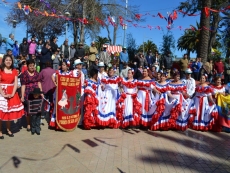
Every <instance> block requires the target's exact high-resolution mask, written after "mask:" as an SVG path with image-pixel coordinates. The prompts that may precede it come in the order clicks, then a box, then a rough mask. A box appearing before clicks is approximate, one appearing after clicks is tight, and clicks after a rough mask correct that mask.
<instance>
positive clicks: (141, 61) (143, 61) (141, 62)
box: [138, 53, 148, 67]
mask: <svg viewBox="0 0 230 173" xmlns="http://www.w3.org/2000/svg"><path fill="white" fill-rule="evenodd" d="M138 64H139V66H142V67H146V66H148V62H147V60H146V59H145V58H144V55H143V54H142V53H140V54H139V56H138Z"/></svg>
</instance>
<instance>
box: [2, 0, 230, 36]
mask: <svg viewBox="0 0 230 173" xmlns="http://www.w3.org/2000/svg"><path fill="white" fill-rule="evenodd" d="M40 3H43V4H44V5H45V7H46V8H47V10H44V11H40V10H39V9H37V8H33V7H31V6H29V5H22V4H21V2H17V3H16V4H17V7H18V8H19V9H20V10H23V11H24V13H25V15H29V14H30V13H34V15H35V16H39V15H42V16H45V17H54V18H62V19H64V20H68V21H73V22H76V21H79V22H81V23H82V24H84V25H87V24H93V23H95V22H98V23H99V24H100V25H102V26H105V25H112V26H114V27H117V26H118V25H121V26H122V27H123V26H127V27H135V28H148V29H150V30H153V29H157V30H163V29H164V28H167V29H169V30H175V29H179V30H193V31H195V30H198V31H199V30H209V31H210V32H212V31H215V30H216V29H215V28H211V29H209V28H206V27H202V28H199V29H195V28H194V27H192V26H191V27H189V28H184V27H183V26H176V27H175V26H173V23H174V21H175V20H176V19H177V18H178V14H179V13H181V14H183V15H187V16H199V15H200V14H201V13H197V14H190V13H186V12H184V11H182V10H174V11H173V12H171V13H169V12H168V13H167V15H166V16H164V15H163V14H161V13H160V12H158V13H157V14H156V15H153V14H150V13H145V14H135V19H136V21H138V20H141V18H143V17H145V16H151V17H159V18H160V19H164V20H166V22H167V25H166V26H160V25H156V26H152V25H150V24H148V25H146V26H142V25H139V24H137V23H135V21H133V20H129V19H125V18H123V17H122V16H119V23H118V24H117V23H116V22H115V19H114V17H112V16H108V17H107V20H106V21H104V20H101V19H100V18H98V17H95V18H94V20H95V21H93V20H88V19H87V18H71V17H68V16H65V15H63V14H62V13H61V12H58V11H57V10H56V9H55V8H53V7H52V6H51V4H50V3H49V2H48V1H45V0H40ZM0 4H3V5H4V6H8V5H15V3H9V2H7V1H6V0H2V2H1V3H0ZM229 9H230V5H229V6H227V7H226V8H224V9H222V10H215V9H211V8H208V7H205V8H204V10H203V12H204V13H205V16H206V17H209V16H210V12H216V13H219V12H225V11H226V10H229Z"/></svg>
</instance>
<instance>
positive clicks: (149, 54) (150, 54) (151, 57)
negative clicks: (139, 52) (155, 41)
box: [145, 50, 153, 67]
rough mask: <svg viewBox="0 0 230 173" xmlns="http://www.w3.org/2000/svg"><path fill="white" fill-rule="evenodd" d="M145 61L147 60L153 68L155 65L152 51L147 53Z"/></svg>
mask: <svg viewBox="0 0 230 173" xmlns="http://www.w3.org/2000/svg"><path fill="white" fill-rule="evenodd" d="M145 59H146V61H147V63H148V66H149V67H151V66H152V64H153V55H152V51H151V50H150V51H149V52H148V53H147V55H146V57H145Z"/></svg>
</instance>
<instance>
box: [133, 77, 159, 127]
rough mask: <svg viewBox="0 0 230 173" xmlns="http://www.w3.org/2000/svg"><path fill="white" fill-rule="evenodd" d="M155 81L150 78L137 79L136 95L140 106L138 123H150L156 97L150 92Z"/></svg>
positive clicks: (143, 124) (148, 124)
mask: <svg viewBox="0 0 230 173" xmlns="http://www.w3.org/2000/svg"><path fill="white" fill-rule="evenodd" d="M154 85H155V83H154V82H153V81H152V80H139V81H138V93H137V97H138V100H139V101H140V103H141V104H142V107H141V117H140V125H142V126H145V127H148V126H150V125H151V120H152V116H153V113H154V112H155V111H156V108H157V107H156V101H157V100H156V99H155V96H154V95H153V93H152V90H153V88H154V87H155V86H154Z"/></svg>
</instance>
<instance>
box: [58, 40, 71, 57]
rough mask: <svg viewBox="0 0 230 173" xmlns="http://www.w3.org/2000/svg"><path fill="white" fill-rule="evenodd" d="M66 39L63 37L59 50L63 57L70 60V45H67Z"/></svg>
mask: <svg viewBox="0 0 230 173" xmlns="http://www.w3.org/2000/svg"><path fill="white" fill-rule="evenodd" d="M68 42H69V41H68V39H65V41H64V43H63V44H62V45H61V47H60V50H61V53H62V54H63V55H64V58H65V59H67V60H70V47H69V45H68Z"/></svg>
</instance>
